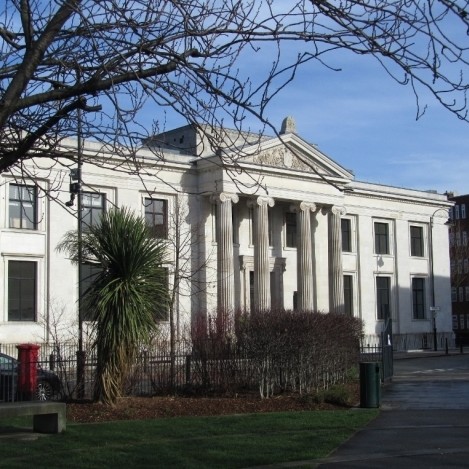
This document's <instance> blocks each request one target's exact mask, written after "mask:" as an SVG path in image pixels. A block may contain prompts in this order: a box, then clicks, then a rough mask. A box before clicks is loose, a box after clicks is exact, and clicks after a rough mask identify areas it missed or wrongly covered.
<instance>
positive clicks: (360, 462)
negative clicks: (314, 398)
mask: <svg viewBox="0 0 469 469" xmlns="http://www.w3.org/2000/svg"><path fill="white" fill-rule="evenodd" d="M408 356H409V355H408ZM410 357H412V358H409V359H406V360H396V361H395V362H394V378H393V380H392V382H391V383H390V384H387V385H386V386H385V387H384V389H383V392H382V398H381V410H382V411H381V412H380V415H379V416H378V417H377V418H376V419H375V420H374V421H373V422H371V423H370V424H369V425H367V426H366V427H365V428H363V429H362V430H360V431H359V432H357V433H356V434H355V435H354V436H353V437H352V438H351V439H350V440H348V441H347V442H346V443H344V444H343V445H342V446H340V447H339V448H338V449H337V450H336V451H335V452H334V453H333V454H331V455H330V457H328V458H326V459H324V460H322V461H319V462H318V464H317V465H316V466H317V467H320V468H321V469H329V468H384V467H386V468H412V469H420V468H425V469H430V468H443V467H444V468H468V467H469V355H460V354H450V355H448V356H435V354H419V355H411V354H410ZM414 357H415V358H414ZM357 412H360V409H357ZM313 465H314V464H313Z"/></svg>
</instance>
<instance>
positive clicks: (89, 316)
mask: <svg viewBox="0 0 469 469" xmlns="http://www.w3.org/2000/svg"><path fill="white" fill-rule="evenodd" d="M101 271H102V269H101V266H99V265H96V264H82V265H81V266H80V280H79V281H80V283H79V285H78V291H79V295H80V298H81V299H82V301H81V302H80V308H81V317H82V319H83V321H94V320H95V319H96V313H95V311H94V309H93V308H92V306H91V304H90V302H89V300H88V299H87V298H86V295H87V293H88V291H89V289H90V287H91V286H92V285H93V282H95V281H96V279H97V277H98V275H99V274H100V273H101Z"/></svg>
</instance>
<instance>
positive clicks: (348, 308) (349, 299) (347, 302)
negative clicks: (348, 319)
mask: <svg viewBox="0 0 469 469" xmlns="http://www.w3.org/2000/svg"><path fill="white" fill-rule="evenodd" d="M344 313H345V314H348V315H350V316H353V277H352V276H351V275H344Z"/></svg>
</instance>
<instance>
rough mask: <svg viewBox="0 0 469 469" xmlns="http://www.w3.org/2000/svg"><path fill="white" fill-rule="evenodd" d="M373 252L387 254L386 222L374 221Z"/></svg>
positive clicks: (387, 228)
mask: <svg viewBox="0 0 469 469" xmlns="http://www.w3.org/2000/svg"><path fill="white" fill-rule="evenodd" d="M374 226H375V252H376V254H389V227H388V224H387V223H378V222H376V223H375V225H374Z"/></svg>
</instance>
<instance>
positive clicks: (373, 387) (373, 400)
mask: <svg viewBox="0 0 469 469" xmlns="http://www.w3.org/2000/svg"><path fill="white" fill-rule="evenodd" d="M380 388H381V375H380V370H379V362H362V363H360V407H365V408H372V407H379V405H380V397H381V396H380V391H381V389H380Z"/></svg>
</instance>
